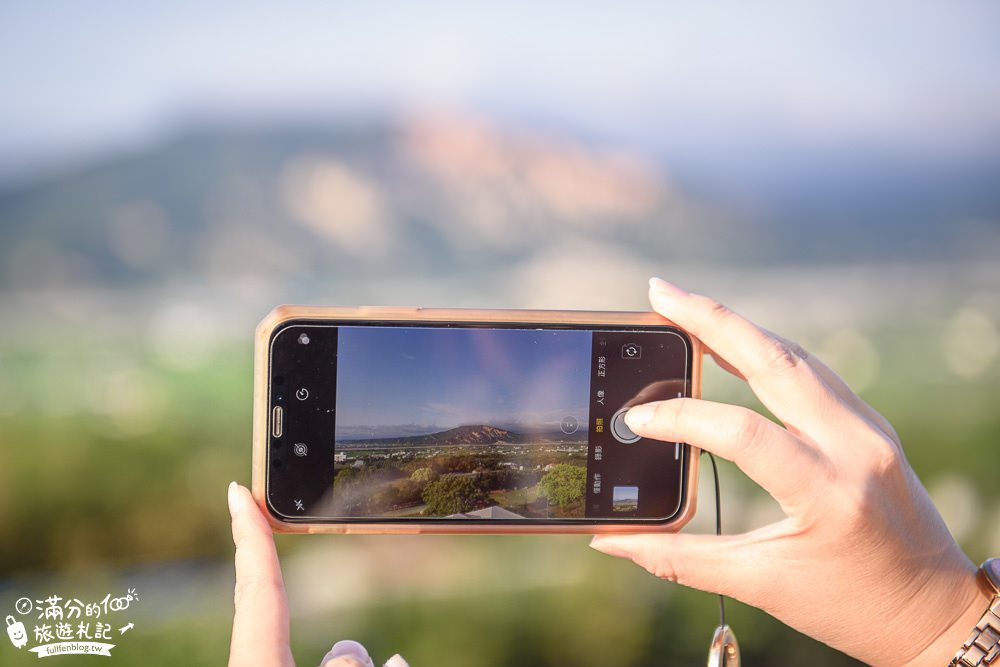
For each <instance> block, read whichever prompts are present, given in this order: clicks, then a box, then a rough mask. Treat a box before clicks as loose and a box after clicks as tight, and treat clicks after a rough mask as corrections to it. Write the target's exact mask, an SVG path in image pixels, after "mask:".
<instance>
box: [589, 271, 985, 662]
mask: <svg viewBox="0 0 1000 667" xmlns="http://www.w3.org/2000/svg"><path fill="white" fill-rule="evenodd" d="M649 298H650V302H651V303H652V305H653V308H654V309H655V310H656V311H657V312H659V313H660V314H662V315H663V316H664V317H666V318H668V319H670V320H672V321H673V322H675V323H676V324H677V325H678V326H680V327H682V328H684V329H686V330H687V331H689V332H691V333H692V334H693V335H695V336H697V337H698V338H700V339H701V340H702V341H703V342H704V343H705V344H706V345H707V346H708V347H709V348H711V350H712V353H713V356H715V357H716V358H717V360H719V362H720V363H721V364H722V365H723V366H724V367H725V368H727V369H728V370H730V371H732V372H734V373H736V374H737V375H739V376H741V377H742V378H744V379H745V380H746V381H747V382H748V383H749V385H750V387H751V388H752V389H753V391H754V393H756V395H757V396H758V397H759V398H760V400H761V401H762V402H763V404H764V405H765V406H767V408H768V409H769V410H770V411H771V412H772V413H773V414H774V415H775V416H776V417H777V418H778V419H780V420H781V422H782V424H783V426H782V425H778V424H775V423H774V422H772V421H770V420H768V419H766V418H764V417H763V416H761V415H759V414H757V413H756V412H753V411H751V410H748V409H746V408H742V407H736V406H732V405H726V404H721V403H713V402H710V401H705V400H699V399H693V398H677V399H671V400H667V401H660V402H656V403H649V404H646V405H641V406H637V407H633V408H632V409H631V410H630V411H629V413H628V414H627V416H626V422H627V423H628V425H629V427H630V428H631V429H632V430H633V431H634V432H635V433H637V434H639V435H641V436H644V437H648V438H656V439H658V440H665V441H669V442H688V443H690V444H692V445H694V446H696V447H699V448H701V449H704V450H706V451H709V452H712V453H714V454H716V455H718V456H721V457H723V458H726V459H729V460H731V461H733V462H735V463H736V465H738V466H739V467H740V469H742V470H743V471H744V472H745V473H746V474H747V475H748V476H750V477H751V478H752V479H753V480H754V481H756V482H757V483H758V484H760V485H761V486H762V487H763V488H764V489H765V490H766V491H767V492H768V493H770V494H771V495H772V496H773V497H774V499H775V500H777V502H778V503H779V504H780V506H781V508H782V510H783V511H784V513H785V518H784V519H783V520H781V521H778V522H777V523H774V524H771V525H769V526H765V527H762V528H758V529H756V530H753V531H751V532H749V533H745V534H742V535H725V536H715V535H694V534H648V535H603V536H598V537H595V538H594V540H593V541H592V543H591V546H593V547H594V548H595V549H597V550H599V551H602V552H604V553H608V554H611V555H615V556H622V557H625V558H630V559H631V560H633V561H634V562H635V563H637V564H639V565H641V566H642V567H644V568H646V569H647V570H649V571H650V572H651V573H653V574H655V575H657V576H659V577H661V578H664V579H668V580H670V581H676V582H678V583H681V584H683V585H686V586H692V587H694V588H698V589H701V590H705V591H710V592H713V593H721V594H724V595H728V596H730V597H733V598H736V599H738V600H741V601H743V602H745V603H747V604H751V605H753V606H755V607H758V608H760V609H762V610H764V611H766V612H768V613H769V614H771V615H772V616H774V617H775V618H778V619H779V620H781V621H783V622H785V623H787V624H788V625H790V626H791V627H793V628H795V629H797V630H799V631H801V632H804V633H806V634H808V635H810V636H812V637H814V638H816V639H819V640H821V641H823V642H826V643H827V644H829V645H830V646H833V647H834V648H837V649H839V650H841V651H844V652H845V653H848V654H850V655H852V656H854V657H856V658H858V659H860V660H863V661H865V662H867V663H869V664H872V665H886V666H889V665H891V666H893V667H898V666H899V665H906V666H908V667H916V666H918V665H919V666H923V665H928V666H931V665H933V666H935V667H941V666H943V665H946V664H947V663H948V661H949V660H950V659H951V657H952V656H953V655H954V653H955V651H956V650H957V649H958V648H959V646H960V645H961V643H962V641H964V640H965V639H966V638H967V636H968V634H969V632H970V631H971V629H972V628H973V626H974V625H975V624H976V622H977V620H978V618H979V616H980V615H981V614H982V612H983V610H984V609H985V608H986V605H987V603H988V599H987V597H986V595H985V594H984V593H982V592H981V591H980V590H979V589H978V587H977V584H976V581H975V568H974V567H973V566H972V563H971V562H970V561H969V559H968V558H967V557H966V556H965V554H964V553H962V550H961V549H960V548H959V546H958V545H957V544H956V543H955V540H954V539H953V538H952V536H951V534H950V533H949V532H948V529H947V527H946V526H945V524H944V522H943V521H942V519H941V516H940V515H939V514H938V511H937V509H936V508H935V507H934V505H933V503H932V502H931V500H930V498H929V497H928V495H927V492H926V491H925V490H924V488H923V486H922V485H921V483H920V480H919V479H917V476H916V474H915V473H914V472H913V470H912V468H910V465H909V463H908V462H907V461H906V457H905V456H904V455H903V450H902V447H901V445H900V442H899V438H898V437H897V435H896V432H895V431H894V430H893V428H892V427H891V426H890V425H889V423H888V422H887V421H886V420H885V419H884V418H883V417H882V416H881V415H879V414H878V413H877V412H876V411H875V410H873V409H872V408H871V407H870V406H868V405H867V404H865V403H864V402H863V401H862V400H861V399H860V398H858V396H857V395H856V394H854V392H852V391H851V390H850V388H849V387H848V386H847V385H846V384H845V383H844V382H843V380H841V379H840V378H839V377H837V375H836V374H835V373H833V371H831V370H830V369H829V368H828V367H826V366H825V365H824V364H823V363H822V362H820V361H819V360H818V359H816V358H815V357H812V356H810V355H809V354H808V353H806V352H805V351H804V350H802V349H801V348H799V347H798V346H796V345H793V344H791V343H789V342H788V341H786V340H784V339H782V338H780V337H778V336H776V335H774V334H772V333H770V332H768V331H765V330H763V329H761V328H759V327H758V326H756V325H754V324H753V323H751V322H749V321H748V320H746V319H744V318H743V317H741V316H739V315H737V314H735V313H734V312H732V311H731V310H729V309H727V308H725V307H723V306H721V305H719V304H718V303H716V302H715V301H712V300H711V299H708V298H706V297H703V296H698V295H694V294H689V293H687V292H685V291H683V290H681V289H679V288H677V287H675V286H673V285H671V284H669V283H666V282H664V281H662V280H659V279H653V280H652V281H650V292H649Z"/></svg>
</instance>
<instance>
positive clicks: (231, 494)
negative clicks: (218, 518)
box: [226, 481, 240, 516]
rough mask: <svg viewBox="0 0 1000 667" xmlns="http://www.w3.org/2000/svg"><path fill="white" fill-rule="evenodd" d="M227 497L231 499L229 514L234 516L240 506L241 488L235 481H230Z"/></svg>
mask: <svg viewBox="0 0 1000 667" xmlns="http://www.w3.org/2000/svg"><path fill="white" fill-rule="evenodd" d="M226 497H227V499H228V501H229V515H230V516H232V515H234V514H236V511H237V510H238V509H239V508H240V489H239V486H238V485H237V484H236V482H235V481H233V482H230V483H229V491H228V492H227V493H226Z"/></svg>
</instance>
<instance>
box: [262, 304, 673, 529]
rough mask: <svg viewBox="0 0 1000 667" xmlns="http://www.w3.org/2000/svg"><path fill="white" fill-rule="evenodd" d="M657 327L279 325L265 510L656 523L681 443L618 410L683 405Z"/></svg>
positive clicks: (344, 516)
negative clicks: (637, 428) (653, 436)
mask: <svg viewBox="0 0 1000 667" xmlns="http://www.w3.org/2000/svg"><path fill="white" fill-rule="evenodd" d="M690 385H691V346H690V342H689V340H688V338H687V337H686V335H685V334H684V333H683V332H681V331H680V330H678V329H676V328H673V327H666V326H665V327H648V326H646V327H627V328H614V329H612V328H607V327H603V328H598V327H594V328H587V327H579V326H573V327H568V326H560V325H537V324H532V325H497V324H495V323H494V324H482V325H479V324H461V325H456V324H453V323H452V324H447V325H444V324H424V323H360V324H359V323H356V322H352V323H336V322H325V321H324V322H293V323H290V324H287V325H286V326H284V327H282V328H281V329H279V330H278V331H277V332H276V333H275V334H274V336H273V338H272V341H271V350H270V382H269V392H270V396H269V405H270V406H271V409H270V419H269V432H270V437H269V443H270V446H269V449H268V457H269V466H268V474H267V496H268V503H269V504H270V506H271V509H272V510H273V511H275V512H276V513H277V514H278V515H279V516H281V517H282V518H284V519H286V520H290V521H295V520H301V521H308V522H314V521H324V520H326V521H359V522H366V523H368V522H373V521H394V522H398V521H408V520H419V521H512V522H535V521H542V522H577V521H591V522H594V521H599V522H609V521H611V522H614V521H626V522H627V521H647V522H648V521H661V520H662V521H665V520H669V519H670V518H671V517H673V516H675V515H676V514H677V513H678V512H679V511H680V510H681V502H682V499H683V497H684V488H683V485H684V477H685V476H684V469H685V466H686V465H687V461H688V456H689V452H688V447H687V446H686V445H684V444H682V443H664V442H658V441H654V440H649V439H645V438H639V437H638V436H636V435H635V434H634V433H632V432H631V431H630V430H629V428H628V426H627V425H626V424H625V422H624V419H623V415H624V413H625V411H626V410H627V409H628V407H630V406H632V405H637V404H639V403H645V402H648V401H654V400H662V399H667V398H673V397H677V396H686V395H689V394H690Z"/></svg>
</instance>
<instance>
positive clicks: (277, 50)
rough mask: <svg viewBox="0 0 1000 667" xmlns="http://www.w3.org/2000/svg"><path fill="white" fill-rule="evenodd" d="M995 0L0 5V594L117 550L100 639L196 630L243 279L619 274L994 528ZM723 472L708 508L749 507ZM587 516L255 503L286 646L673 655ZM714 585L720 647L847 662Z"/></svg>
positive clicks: (442, 661) (296, 297)
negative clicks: (785, 348)
mask: <svg viewBox="0 0 1000 667" xmlns="http://www.w3.org/2000/svg"><path fill="white" fill-rule="evenodd" d="M998 27H1000V6H998V5H997V4H996V3H993V2H989V1H987V0H982V1H972V0H955V1H952V2H941V3H916V4H915V3H908V2H902V1H897V0H890V1H889V2H883V3H877V4H874V5H873V4H872V3H865V2H861V1H860V0H847V1H844V2H838V3H826V4H819V3H804V4H803V3H795V2H790V1H785V0H779V1H777V2H771V3H750V4H746V3H744V4H737V3H708V4H706V3H695V2H672V3H665V2H625V3H590V2H565V1H555V2H548V3H529V2H521V1H519V0H518V1H509V2H492V3H486V2H482V3H469V2H422V3H402V4H401V3H386V2H367V3H343V2H325V3H318V2H300V3H260V2H255V1H247V0H243V1H241V2H233V1H231V0H223V1H220V2H214V3H201V2H193V1H190V0H177V1H175V2H171V3H131V2H125V1H123V0H97V1H95V2H90V3H54V2H28V1H20V0H15V1H8V2H4V3H3V4H0V81H2V82H3V84H2V88H3V93H2V94H0V313H2V314H0V614H6V613H10V612H8V611H4V610H6V609H8V608H12V606H13V602H14V600H15V599H16V598H18V597H20V596H22V595H27V596H30V597H33V598H41V597H43V596H45V595H48V594H52V593H54V594H58V595H63V596H65V595H72V596H74V597H86V596H93V597H96V598H100V597H102V596H103V595H104V593H106V592H109V591H118V590H124V589H125V588H126V587H134V588H136V589H137V590H138V591H139V593H140V596H141V598H140V599H141V602H140V603H139V604H137V605H136V606H135V607H134V610H135V614H134V617H133V620H134V622H135V624H136V627H135V630H134V631H133V632H132V633H131V634H129V635H127V636H125V637H124V638H123V639H122V641H121V642H120V646H119V647H118V648H116V649H115V650H114V652H113V654H114V656H115V657H114V658H113V660H112V661H113V662H114V663H115V664H118V665H127V664H136V665H138V664H142V665H161V664H162V665H174V664H189V665H217V664H220V663H222V662H223V661H224V660H225V658H226V655H227V648H228V641H229V622H230V613H231V593H232V591H231V585H232V571H231V562H230V560H231V544H230V537H229V526H228V521H227V519H228V517H227V512H226V508H225V490H226V485H227V484H228V482H229V481H230V480H231V479H234V478H235V479H237V480H239V481H242V482H244V483H247V482H248V481H249V472H250V409H251V402H250V399H251V334H252V331H253V327H254V325H255V324H256V322H257V321H258V320H259V319H260V318H261V317H263V315H264V314H265V313H266V312H267V311H268V310H269V309H270V308H271V307H272V306H273V305H275V304H277V303H282V302H288V303H313V304H340V305H361V304H384V305H390V304H391V305H425V306H474V307H524V308H533V307H549V308H595V309H643V308H645V307H646V303H645V281H646V278H647V277H648V276H650V275H661V276H664V277H666V278H668V279H671V280H674V281H676V282H679V283H680V284H682V285H684V286H686V287H688V288H690V289H694V290H697V291H700V292H704V293H709V294H712V295H714V296H716V297H717V298H719V299H722V300H724V301H726V302H728V303H729V304H731V305H732V306H734V307H735V308H736V309H738V310H740V311H742V312H744V313H745V314H747V315H749V316H750V317H752V318H754V319H756V320H758V321H759V322H761V323H763V324H765V325H766V326H768V327H770V328H773V329H775V330H777V331H780V332H782V333H784V334H786V335H787V336H789V337H792V338H795V339H797V340H798V341H800V342H801V343H802V344H803V345H805V346H806V347H807V348H809V349H810V350H812V351H813V352H814V353H816V354H818V355H820V356H821V357H822V358H824V359H825V360H826V361H827V362H828V363H829V364H830V365H832V366H833V367H834V368H835V369H836V370H838V371H839V372H841V373H842V374H843V375H844V376H845V377H846V378H847V380H848V381H849V382H850V383H851V384H852V385H853V386H854V387H855V388H856V389H857V390H858V391H859V392H860V393H861V395H862V396H863V397H864V398H865V399H867V400H868V401H869V402H871V403H872V404H873V405H874V406H875V407H876V408H878V409H879V410H880V411H882V412H883V413H884V414H885V415H887V416H888V418H889V419H890V420H891V421H892V422H893V423H894V424H895V426H896V427H897V429H898V431H899V433H900V434H901V436H902V439H903V441H904V443H905V445H906V448H907V452H908V455H909V457H910V459H911V461H912V463H913V465H914V467H915V468H916V470H917V472H918V473H919V474H920V476H921V478H922V479H923V480H924V482H925V484H926V485H927V486H928V488H929V490H930V492H931V494H932V496H933V497H934V499H935V501H936V502H937V503H938V506H939V507H940V509H941V511H942V513H943V514H944V516H945V518H946V520H947V522H948V525H949V526H950V528H951V530H952V531H953V533H954V535H955V536H956V538H958V540H959V541H960V542H961V543H962V544H963V546H964V547H965V548H966V550H967V552H968V553H969V555H970V557H972V558H973V559H974V560H979V559H982V558H983V557H985V556H987V555H994V554H997V553H1000V531H997V530H996V525H997V524H996V517H997V516H998V515H1000V492H998V489H997V485H996V474H995V472H996V468H997V463H998V462H1000V454H998V444H997V443H998V441H1000V410H998V409H997V405H998V397H1000V391H998V387H1000V382H998V380H1000V362H998V359H997V357H998V354H1000V335H998V326H1000V77H998V76H997V72H998V71H1000V34H998V31H1000V28H998ZM705 393H706V395H707V396H709V397H711V398H714V399H717V400H727V401H735V402H739V403H744V404H747V405H752V406H756V405H757V404H756V402H755V400H754V398H753V396H752V395H751V394H749V393H748V392H747V391H746V389H745V388H744V387H743V386H742V385H741V384H740V383H739V382H737V381H736V380H734V379H732V378H729V377H727V376H725V375H724V374H723V373H722V372H720V371H718V370H717V369H714V368H710V369H709V370H708V372H707V376H706V378H705ZM722 474H723V495H724V501H723V505H724V515H725V517H724V521H725V524H726V527H727V529H728V530H732V531H736V530H742V529H746V528H750V527H754V526H758V525H761V524H762V523H764V522H766V521H769V520H771V519H773V518H774V517H775V516H776V513H777V509H776V507H775V506H774V504H773V503H772V502H770V501H769V500H768V499H767V498H766V497H765V496H764V495H763V494H762V493H761V492H760V490H759V489H758V488H756V487H755V486H754V485H753V484H752V483H750V482H748V481H747V480H746V479H745V478H744V477H743V476H742V475H741V474H740V472H739V471H738V470H736V469H734V468H733V467H732V466H729V465H726V466H724V467H723V470H722ZM705 481H707V480H704V479H703V486H702V488H703V498H704V499H705V502H703V503H702V510H701V512H700V513H699V516H698V517H697V519H696V520H695V522H694V524H693V525H692V526H691V527H690V530H697V531H706V530H710V529H711V516H710V514H711V503H710V502H708V499H709V498H710V494H709V493H708V488H709V487H706V486H705V485H704V482H705ZM586 544H587V540H586V539H585V538H580V537H503V538H492V537H398V538H397V537H372V538H365V537H318V536H308V537H279V538H278V546H279V549H280V551H281V554H282V561H283V565H284V569H285V575H286V578H287V584H288V592H289V596H290V600H291V610H292V616H293V649H294V653H295V656H296V658H297V659H298V661H299V664H301V665H311V664H315V663H316V662H318V660H319V658H320V656H322V655H323V653H324V652H325V651H326V650H327V649H328V648H329V646H330V644H331V643H332V642H333V641H334V640H336V639H340V638H344V637H351V638H355V639H358V640H361V641H363V642H365V643H366V644H367V645H368V646H369V648H370V649H371V651H372V653H373V654H374V656H375V657H376V658H377V659H383V660H384V659H385V658H386V657H388V656H389V655H390V654H391V653H392V652H394V651H400V652H402V653H403V654H404V655H405V656H406V657H407V658H408V659H409V660H410V661H411V664H413V665H414V667H419V666H422V665H435V666H438V667H451V666H456V667H457V666H465V665H482V666H484V667H490V666H494V665H514V664H517V665H566V664H572V665H580V666H587V665H686V664H699V663H701V661H703V660H704V655H705V650H706V647H707V643H708V640H709V638H710V636H711V632H712V629H713V627H714V622H715V615H716V608H715V601H714V599H712V598H711V597H710V596H708V595H704V594H701V593H697V592H693V591H688V590H684V589H681V588H679V587H677V586H673V585H670V584H668V583H664V582H661V581H658V580H656V579H654V578H653V577H650V576H649V575H647V574H646V573H644V572H641V571H639V570H638V568H635V567H634V566H632V565H631V564H630V563H627V562H620V561H617V560H613V559H610V558H607V557H604V556H602V555H600V554H597V553H594V552H592V551H591V550H590V549H588V548H587V546H586ZM830 576H837V573H836V572H831V573H830ZM730 613H731V616H732V620H733V624H734V625H735V627H736V629H737V632H738V633H739V636H740V639H741V641H742V644H743V649H744V656H745V664H749V665H758V666H764V665H776V666H777V665H792V664H799V665H801V664H809V665H816V666H824V665H831V666H832V665H849V664H854V663H853V661H851V660H850V659H848V658H845V657H844V656H841V655H839V654H838V653H836V652H835V651H833V650H831V649H829V648H828V647H826V646H823V645H821V644H818V643H816V642H814V641H812V640H810V639H808V638H806V637H803V636H801V635H799V634H797V633H795V632H794V631H792V630H790V629H788V628H786V627H784V626H783V625H781V624H780V623H777V622H776V621H774V620H773V619H771V618H769V617H767V616H766V615H765V614H763V613H760V612H758V611H756V610H753V609H750V608H747V607H743V606H741V605H738V604H733V605H732V607H731V611H730ZM29 631H30V628H29ZM0 651H3V653H2V655H3V657H2V658H0V662H3V663H4V664H27V663H28V662H29V661H30V660H34V659H35V658H34V656H31V655H24V654H21V655H18V654H17V653H16V652H15V651H14V650H13V649H12V648H11V647H8V646H4V647H3V648H2V649H0ZM58 660H59V661H60V663H61V664H63V663H65V664H79V663H82V662H87V663H88V664H89V663H90V662H93V659H91V660H90V661H87V660H86V659H77V658H73V657H60V658H58ZM74 661H76V662H74Z"/></svg>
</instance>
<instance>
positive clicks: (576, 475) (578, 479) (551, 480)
mask: <svg viewBox="0 0 1000 667" xmlns="http://www.w3.org/2000/svg"><path fill="white" fill-rule="evenodd" d="M539 485H540V486H541V487H542V493H543V494H544V495H545V497H546V498H548V499H549V502H551V503H552V504H554V505H558V506H559V507H560V508H566V507H569V506H570V505H572V504H574V503H579V502H580V501H582V500H583V497H584V493H585V491H586V485H587V470H586V469H585V468H581V467H579V466H572V465H567V464H565V463H560V464H559V465H556V466H553V467H552V469H551V470H549V471H548V472H547V473H545V476H544V477H542V481H541V482H539Z"/></svg>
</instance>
